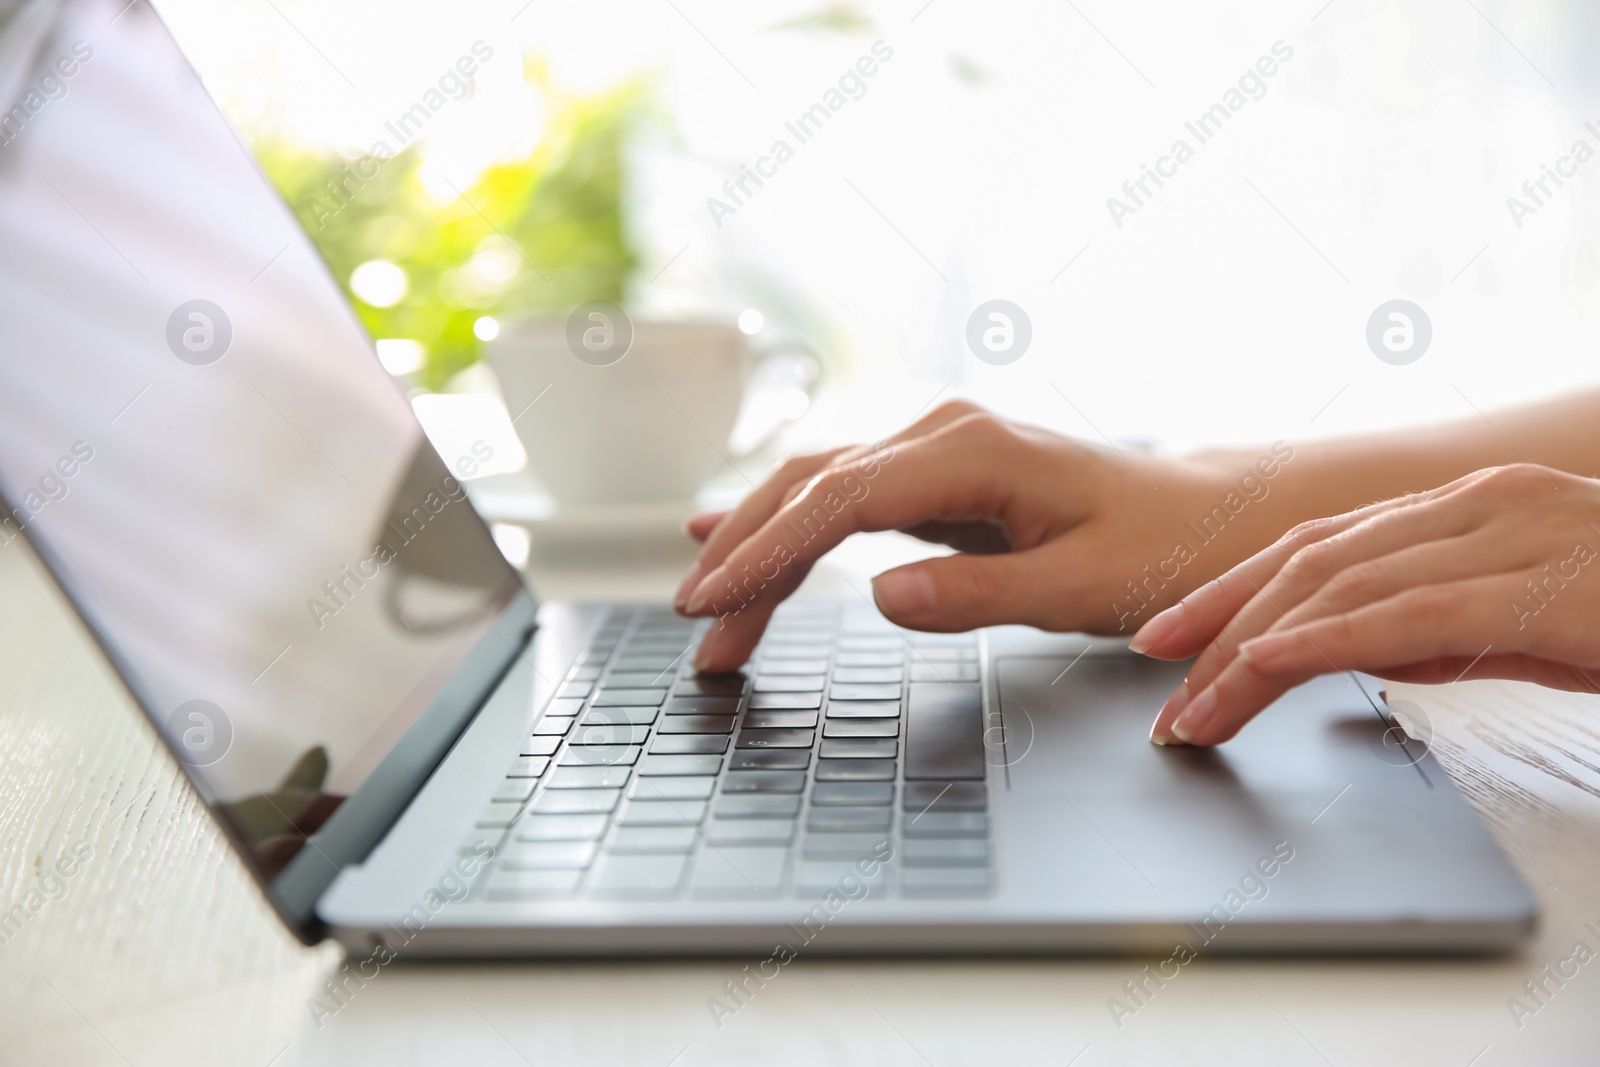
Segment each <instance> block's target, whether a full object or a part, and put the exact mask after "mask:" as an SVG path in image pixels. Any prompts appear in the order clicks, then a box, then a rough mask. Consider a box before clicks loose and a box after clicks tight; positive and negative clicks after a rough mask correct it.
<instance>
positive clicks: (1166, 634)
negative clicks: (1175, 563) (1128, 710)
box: [1128, 501, 1387, 660]
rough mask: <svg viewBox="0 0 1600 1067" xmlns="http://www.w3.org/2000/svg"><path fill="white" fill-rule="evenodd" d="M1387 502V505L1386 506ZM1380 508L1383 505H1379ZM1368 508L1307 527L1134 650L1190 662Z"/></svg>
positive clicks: (1151, 631)
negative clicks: (1309, 550)
mask: <svg viewBox="0 0 1600 1067" xmlns="http://www.w3.org/2000/svg"><path fill="white" fill-rule="evenodd" d="M1385 503H1387V501H1386V502H1385ZM1373 506H1374V507H1376V506H1379V505H1373ZM1365 510H1366V509H1362V511H1359V512H1358V511H1352V512H1348V513H1346V514H1344V515H1333V516H1330V517H1328V518H1324V519H1313V520H1311V521H1310V522H1303V523H1301V524H1300V525H1298V526H1296V527H1295V528H1294V529H1292V530H1290V531H1289V532H1288V533H1286V534H1284V535H1283V536H1282V537H1280V538H1279V539H1278V540H1277V541H1276V542H1274V543H1273V544H1271V545H1268V546H1267V547H1266V548H1264V549H1262V550H1261V551H1260V552H1257V553H1256V554H1255V555H1253V556H1251V557H1250V558H1249V559H1247V560H1245V561H1244V562H1243V563H1240V564H1238V565H1236V566H1234V567H1233V568H1231V569H1230V570H1229V571H1228V572H1227V573H1226V574H1224V575H1222V576H1221V577H1220V578H1217V579H1215V580H1213V581H1210V582H1207V583H1206V584H1205V585H1203V586H1201V587H1200V588H1199V589H1196V590H1195V591H1194V592H1193V593H1190V594H1189V595H1188V596H1186V597H1184V598H1183V599H1182V600H1180V601H1178V602H1177V603H1176V604H1174V605H1172V607H1170V608H1167V609H1166V610H1165V611H1162V612H1159V613H1157V614H1156V615H1155V616H1154V617H1153V618H1152V619H1151V620H1150V621H1149V622H1147V623H1145V624H1144V625H1143V626H1141V627H1139V629H1138V631H1137V632H1136V633H1135V634H1134V635H1133V639H1132V640H1130V641H1129V642H1128V647H1129V648H1130V649H1132V650H1133V651H1135V652H1139V653H1142V654H1143V655H1146V656H1149V657H1151V658H1152V659H1170V660H1176V659H1188V658H1189V657H1190V656H1193V655H1196V654H1197V653H1199V652H1200V651H1201V650H1202V649H1204V648H1205V647H1206V646H1207V645H1208V644H1210V643H1211V642H1212V641H1213V640H1215V639H1216V636H1217V634H1218V633H1219V632H1220V631H1221V630H1222V628H1223V626H1225V625H1227V623H1228V620H1230V619H1232V618H1233V617H1234V616H1235V615H1237V614H1238V613H1239V610H1240V609H1241V608H1243V607H1244V606H1245V605H1246V604H1247V603H1249V602H1250V600H1251V599H1252V598H1253V597H1255V596H1256V595H1257V594H1259V593H1260V591H1261V587H1262V586H1263V585H1264V584H1266V582H1267V581H1268V580H1269V579H1270V577H1271V576H1272V575H1274V574H1276V573H1278V571H1279V570H1281V569H1282V567H1283V565H1284V563H1285V561H1287V560H1288V559H1289V558H1290V557H1291V556H1293V555H1294V554H1295V553H1296V552H1298V551H1300V550H1301V549H1302V548H1305V547H1306V546H1307V545H1311V544H1315V543H1316V542H1318V541H1321V540H1322V539H1324V538H1326V537H1331V536H1333V535H1334V534H1336V533H1338V532H1340V531H1341V530H1345V529H1348V528H1349V527H1351V526H1353V525H1355V524H1356V523H1358V522H1360V521H1361V520H1362V519H1363V518H1364V517H1365V515H1364V514H1363V513H1364V512H1365Z"/></svg>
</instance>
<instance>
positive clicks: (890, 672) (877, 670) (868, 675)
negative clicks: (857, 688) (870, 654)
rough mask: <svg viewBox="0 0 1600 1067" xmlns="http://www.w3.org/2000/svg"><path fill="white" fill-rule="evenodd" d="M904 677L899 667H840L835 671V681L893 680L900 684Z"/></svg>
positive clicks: (882, 681) (881, 681)
mask: <svg viewBox="0 0 1600 1067" xmlns="http://www.w3.org/2000/svg"><path fill="white" fill-rule="evenodd" d="M904 677H905V672H903V671H902V670H901V669H900V668H899V667H838V668H835V669H834V672H833V680H834V681H835V682H879V683H885V682H893V683H894V684H895V685H896V686H898V685H899V684H900V682H901V680H902V679H903V678H904ZM897 695H898V694H897Z"/></svg>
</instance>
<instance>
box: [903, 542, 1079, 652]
mask: <svg viewBox="0 0 1600 1067" xmlns="http://www.w3.org/2000/svg"><path fill="white" fill-rule="evenodd" d="M1061 555H1062V552H1061V550H1060V548H1059V546H1058V545H1057V544H1050V545H1046V546H1044V547H1041V548H1035V549H1030V550H1029V551H1026V552H1013V553H1008V554H1005V555H990V556H967V555H956V556H941V557H938V558H935V559H927V560H922V561H921V562H919V563H911V564H908V565H906V566H904V567H896V568H895V569H893V570H890V571H885V572H884V573H882V574H880V575H878V576H877V577H876V578H874V579H873V580H872V596H873V600H875V601H876V602H877V605H878V610H879V611H881V612H882V613H883V615H884V617H885V618H887V619H888V620H889V621H890V622H893V623H895V624H896V625H899V626H905V627H909V628H910V629H913V630H932V631H935V632H939V633H951V632H957V631H963V630H972V629H976V628H978V627H980V626H995V625H1000V624H1003V623H1021V624H1024V625H1030V626H1040V627H1044V628H1048V629H1072V628H1075V625H1074V623H1072V622H1070V621H1069V622H1066V623H1065V624H1064V625H1063V620H1062V619H1061V616H1060V613H1061V609H1062V607H1063V606H1064V605H1071V604H1073V603H1076V602H1079V601H1080V600H1082V599H1083V598H1081V597H1077V596H1075V595H1074V592H1075V590H1071V589H1064V588H1062V586H1061V584H1060V583H1059V582H1058V583H1046V582H1044V581H1041V580H1040V575H1042V574H1050V575H1057V576H1063V577H1062V578H1061V582H1064V581H1065V580H1066V579H1065V577H1064V576H1067V575H1072V574H1075V573H1083V571H1082V569H1081V568H1078V567H1073V566H1063V560H1062V559H1061ZM1041 557H1043V558H1041Z"/></svg>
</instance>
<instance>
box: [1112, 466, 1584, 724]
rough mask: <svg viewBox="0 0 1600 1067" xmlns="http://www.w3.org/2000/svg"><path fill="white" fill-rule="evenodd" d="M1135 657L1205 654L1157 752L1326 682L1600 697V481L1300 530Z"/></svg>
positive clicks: (1427, 502)
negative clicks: (1498, 687)
mask: <svg viewBox="0 0 1600 1067" xmlns="http://www.w3.org/2000/svg"><path fill="white" fill-rule="evenodd" d="M1130 647H1132V648H1133V649H1134V650H1135V651H1138V652H1143V653H1145V654H1147V655H1150V656H1153V657H1155V658H1158V659H1173V660H1176V659H1186V658H1188V657H1189V656H1194V655H1196V654H1197V653H1198V655H1199V658H1198V659H1197V660H1196V661H1195V663H1194V666H1193V668H1192V669H1191V670H1190V672H1189V676H1188V677H1187V678H1186V679H1185V680H1184V683H1183V684H1182V685H1180V686H1179V687H1178V689H1177V690H1176V691H1175V692H1174V693H1173V694H1172V696H1171V697H1170V698H1169V699H1168V700H1167V703H1166V704H1165V705H1164V706H1163V707H1162V709H1161V712H1160V713H1159V714H1158V715H1157V716H1156V721H1155V725H1154V726H1153V727H1152V728H1151V731H1150V738H1151V740H1152V741H1155V742H1156V743H1157V744H1170V743H1187V744H1193V745H1215V744H1218V743H1220V742H1223V741H1226V740H1228V739H1229V738H1231V737H1232V736H1233V735H1234V734H1236V733H1238V732H1239V730H1240V729H1241V728H1242V727H1243V726H1244V725H1245V724H1246V723H1247V722H1249V721H1250V720H1251V719H1252V718H1254V717H1255V716H1256V715H1257V714H1258V713H1259V712H1261V711H1262V710H1263V709H1264V708H1266V707H1267V705H1269V704H1271V703H1272V702H1273V701H1274V700H1276V699H1277V698H1278V697H1279V696H1281V695H1282V694H1283V693H1285V692H1286V691H1288V690H1289V689H1291V688H1293V687H1294V686H1296V685H1299V684H1300V683H1302V682H1304V681H1307V680H1309V679H1310V678H1313V677H1315V676H1316V675H1319V674H1327V673H1329V672H1331V671H1344V670H1359V671H1367V672H1370V673H1372V674H1376V675H1379V676H1381V677H1384V678H1388V679H1392V680H1395V681H1405V682H1450V681H1455V680H1457V679H1460V678H1516V679H1523V680H1527V681H1533V682H1538V683H1540V684H1542V685H1547V686H1552V687H1555V688H1559V689H1571V690H1577V691H1582V692H1600V481H1596V480H1594V479H1590V478H1581V477H1578V476H1576V475H1572V474H1566V473H1563V472H1561V471H1557V470H1551V469H1548V468H1545V467H1539V466H1535V465H1533V464H1518V465H1515V466H1509V467H1495V468H1491V469H1488V470H1482V471H1478V472H1477V473H1475V474H1470V475H1468V476H1466V477H1465V478H1461V479H1459V480H1457V481H1454V482H1451V483H1450V484H1448V485H1445V486H1442V487H1441V488H1438V489H1434V490H1431V491H1429V492H1426V493H1417V494H1413V495H1410V496H1404V497H1399V498H1397V499H1394V500H1387V501H1384V502H1382V503H1378V504H1373V505H1371V506H1369V507H1365V508H1361V509H1360V510H1357V511H1352V512H1349V513H1348V514H1344V515H1338V516H1334V517H1333V518H1327V519H1318V520H1316V521H1314V522H1309V523H1305V524H1303V525H1300V526H1297V527H1295V528H1294V529H1293V530H1290V531H1289V533H1288V534H1286V535H1285V536H1284V537H1283V538H1282V539H1281V540H1280V541H1278V543H1277V544H1274V545H1273V546H1271V547H1270V548H1267V549H1265V550H1263V551H1261V552H1259V553H1257V554H1256V555H1255V556H1253V557H1251V558H1250V559H1248V560H1246V561H1245V562H1244V563H1241V564H1240V565H1238V566H1237V567H1235V568H1233V569H1232V570H1231V571H1229V572H1228V573H1227V574H1225V575H1223V576H1222V577H1221V578H1219V579H1217V580H1216V581H1214V582H1212V583H1210V584H1209V585H1206V586H1204V587H1203V588H1201V589H1199V590H1197V591H1195V592H1194V593H1192V594H1190V595H1189V596H1187V597H1185V598H1184V599H1183V600H1182V601H1180V602H1179V603H1178V604H1176V605H1175V606H1173V607H1171V608H1168V609H1167V610H1166V611H1164V612H1162V613H1161V614H1160V615H1157V616H1156V617H1155V618H1153V619H1151V620H1150V621H1149V622H1148V623H1146V624H1145V626H1144V627H1143V628H1142V629H1140V630H1139V632H1138V633H1137V634H1135V635H1134V638H1133V641H1132V642H1131V645H1130Z"/></svg>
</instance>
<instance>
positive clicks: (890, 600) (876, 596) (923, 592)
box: [872, 568, 934, 617]
mask: <svg viewBox="0 0 1600 1067" xmlns="http://www.w3.org/2000/svg"><path fill="white" fill-rule="evenodd" d="M872 599H873V600H875V601H876V602H877V604H878V610H879V611H881V612H883V613H884V614H885V615H888V616H890V617H893V616H895V615H916V614H919V613H921V612H925V611H927V610H929V609H930V608H932V607H933V602H934V591H933V578H932V577H930V576H929V575H928V573H927V572H926V571H923V570H919V569H917V568H911V569H908V570H897V571H887V572H885V573H883V574H880V575H878V576H877V577H876V578H874V579H872Z"/></svg>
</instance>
